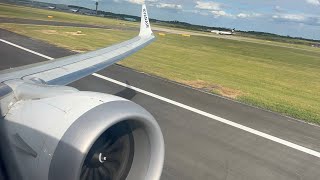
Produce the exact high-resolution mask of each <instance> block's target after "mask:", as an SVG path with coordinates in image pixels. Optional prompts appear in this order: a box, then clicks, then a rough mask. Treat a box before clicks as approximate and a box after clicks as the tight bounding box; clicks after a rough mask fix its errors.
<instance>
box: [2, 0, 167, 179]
mask: <svg viewBox="0 0 320 180" xmlns="http://www.w3.org/2000/svg"><path fill="white" fill-rule="evenodd" d="M154 39H155V36H154V35H153V33H152V31H151V26H150V23H149V19H148V14H147V9H146V6H145V5H143V6H142V16H141V27H140V34H139V35H138V36H137V37H135V38H133V39H131V40H128V41H125V42H123V43H120V44H116V45H114V46H111V47H107V48H103V49H100V50H97V51H92V52H89V53H85V54H79V55H75V56H69V57H65V58H61V59H56V60H51V61H46V62H42V63H38V64H33V65H29V66H23V67H20V68H16V69H11V70H5V71H2V72H0V137H1V140H0V161H2V160H3V162H4V166H5V167H6V168H7V172H8V173H7V174H8V176H9V178H6V179H32V180H56V179H68V180H79V179H81V180H92V179H95V180H100V179H101V180H102V179H110V180H115V179H130V180H142V179H146V180H159V179H160V176H161V172H162V167H163V162H164V141H163V135H162V132H161V129H160V127H159V125H158V124H157V122H156V120H155V119H154V118H153V117H152V115H151V114H150V113H149V112H147V111H146V110H145V109H143V108H142V107H141V106H139V105H137V104H135V103H133V102H131V101H129V100H127V99H124V98H121V97H117V96H114V95H111V94H103V93H98V92H87V91H79V90H77V89H75V88H72V87H68V86H64V85H66V84H69V83H71V82H73V81H76V80H78V79H80V78H82V77H85V76H87V75H90V74H92V73H94V72H96V71H99V70H101V69H103V68H105V67H108V66H110V65H112V64H114V63H116V62H118V61H119V60H121V59H123V58H125V57H127V56H129V55H131V54H133V53H134V52H136V51H138V50H140V49H141V48H143V47H145V46H146V45H148V44H149V43H151V42H152V41H153V40H154ZM52 85H53V86H52ZM0 165H1V164H0ZM0 168H1V166H0ZM0 171H1V169H0ZM0 179H1V177H0Z"/></svg>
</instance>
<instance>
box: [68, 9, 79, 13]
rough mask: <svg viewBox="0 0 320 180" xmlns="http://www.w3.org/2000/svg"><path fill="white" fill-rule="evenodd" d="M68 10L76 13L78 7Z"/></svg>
mask: <svg viewBox="0 0 320 180" xmlns="http://www.w3.org/2000/svg"><path fill="white" fill-rule="evenodd" d="M70 11H71V12H73V13H77V12H79V9H70Z"/></svg>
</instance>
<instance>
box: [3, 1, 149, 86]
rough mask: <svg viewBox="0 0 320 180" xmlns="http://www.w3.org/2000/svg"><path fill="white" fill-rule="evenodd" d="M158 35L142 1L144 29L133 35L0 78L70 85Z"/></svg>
mask: <svg viewBox="0 0 320 180" xmlns="http://www.w3.org/2000/svg"><path fill="white" fill-rule="evenodd" d="M154 39H155V36H154V35H153V33H152V30H151V25H150V22H149V18H148V13H147V9H146V6H145V5H142V12H141V24H140V33H139V35H138V36H136V37H134V38H133V39H130V40H128V41H125V42H122V43H119V44H116V45H113V46H110V47H106V48H102V49H99V50H96V51H91V52H88V53H84V54H78V55H73V56H68V57H64V58H60V59H56V60H52V61H47V62H45V63H37V64H34V65H31V66H26V67H21V68H17V69H12V70H9V71H4V72H2V73H1V74H0V82H4V81H7V80H13V79H24V80H30V79H34V78H37V79H41V80H43V81H45V82H46V84H49V85H66V84H69V83H72V82H74V81H76V80H78V79H81V78H83V77H85V76H88V75H90V74H92V73H94V72H97V71H99V70H102V69H104V68H106V67H108V66H110V65H112V64H114V63H116V62H118V61H120V60H122V59H124V58H125V57H127V56H129V55H131V54H133V53H135V52H137V51H138V50H140V49H142V48H143V47H145V46H147V45H148V44H150V43H151V42H152V41H153V40H154Z"/></svg>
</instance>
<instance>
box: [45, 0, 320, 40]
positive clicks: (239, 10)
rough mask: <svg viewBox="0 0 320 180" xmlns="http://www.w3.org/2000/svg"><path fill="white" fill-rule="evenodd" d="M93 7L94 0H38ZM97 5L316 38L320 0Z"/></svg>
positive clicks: (117, 0)
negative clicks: (142, 8) (144, 10)
mask: <svg viewBox="0 0 320 180" xmlns="http://www.w3.org/2000/svg"><path fill="white" fill-rule="evenodd" d="M40 1H43V2H51V3H61V4H69V5H71V4H72V5H79V6H83V7H88V8H91V9H95V0H40ZM98 1H99V9H100V10H104V11H109V12H113V13H122V14H130V15H136V16H140V6H141V4H143V3H146V4H147V6H148V13H149V17H150V18H153V19H160V20H169V21H172V20H178V21H183V22H188V23H192V24H197V25H206V26H213V27H226V28H235V29H238V30H244V31H262V32H270V33H275V34H280V35H289V36H292V37H304V38H309V39H317V40H320V0H264V1H262V0H224V1H223V0H214V1H209V0H98Z"/></svg>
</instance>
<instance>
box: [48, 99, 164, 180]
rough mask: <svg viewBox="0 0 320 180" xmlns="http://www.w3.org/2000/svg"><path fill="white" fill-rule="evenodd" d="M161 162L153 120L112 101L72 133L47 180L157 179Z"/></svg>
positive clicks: (127, 104) (159, 138)
mask: <svg viewBox="0 0 320 180" xmlns="http://www.w3.org/2000/svg"><path fill="white" fill-rule="evenodd" d="M124 109H125V111H124ZM163 158H164V145H163V137H162V133H161V130H160V128H159V126H158V125H157V123H156V121H155V120H154V118H153V117H152V116H151V115H150V114H149V113H148V112H147V111H145V110H144V109H143V108H141V107H140V106H137V105H136V104H134V103H132V102H130V101H114V102H109V103H105V104H102V105H99V106H97V107H95V108H93V109H91V110H90V111H88V112H86V113H85V114H83V115H82V116H81V117H80V118H79V119H78V120H76V121H75V123H73V124H72V125H71V126H70V127H69V129H68V130H67V132H66V133H65V134H64V135H63V137H62V139H61V140H60V142H59V144H58V146H57V148H56V150H55V152H54V154H53V157H52V161H51V165H50V170H49V179H50V180H56V179H70V180H72V179H80V178H81V180H82V179H83V180H86V179H91V178H94V179H110V180H111V179H112V180H113V179H133V180H140V179H148V180H152V179H159V178H160V175H161V171H162V166H163Z"/></svg>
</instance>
